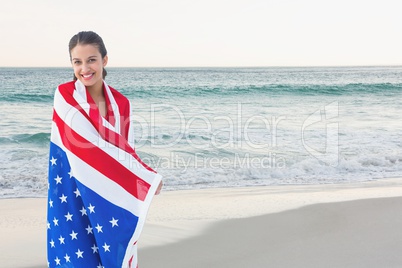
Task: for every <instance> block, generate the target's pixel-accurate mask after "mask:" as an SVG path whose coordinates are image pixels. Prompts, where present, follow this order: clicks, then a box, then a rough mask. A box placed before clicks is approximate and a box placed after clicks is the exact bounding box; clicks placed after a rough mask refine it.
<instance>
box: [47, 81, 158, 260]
mask: <svg viewBox="0 0 402 268" xmlns="http://www.w3.org/2000/svg"><path fill="white" fill-rule="evenodd" d="M104 90H105V95H106V96H107V97H106V100H107V104H108V107H109V108H110V111H108V115H109V120H106V119H104V118H102V117H101V116H100V114H99V111H98V110H97V108H96V107H94V105H93V101H92V100H91V99H90V97H89V96H88V94H87V92H86V90H85V87H84V85H82V84H81V83H80V82H79V81H76V82H70V83H66V84H63V85H61V86H59V88H58V89H57V90H56V93H55V104H54V113H53V122H52V134H51V143H50V154H49V184H48V217H47V219H48V221H47V238H48V239H47V248H48V267H85V268H87V267H94V268H95V267H96V268H101V267H102V268H109V267H136V266H137V245H136V243H137V240H138V238H139V235H140V233H141V230H142V227H143V224H144V221H145V217H146V214H147V211H148V207H149V205H150V202H151V200H152V197H153V195H154V193H155V191H156V188H157V186H158V185H159V182H160V180H161V176H160V175H159V174H157V173H156V172H155V171H153V170H152V169H151V168H149V167H148V166H147V165H145V164H144V163H143V162H142V161H141V160H140V159H139V157H138V156H137V154H136V153H135V151H134V149H133V148H132V146H131V145H130V144H129V143H128V140H129V136H130V134H129V130H128V127H127V126H128V124H129V121H127V118H128V117H129V114H124V113H127V112H128V113H129V112H130V106H129V104H128V109H122V106H124V105H126V106H127V101H126V99H125V98H123V97H122V95H121V94H120V95H119V93H118V92H116V91H115V90H114V89H113V88H110V87H108V86H107V85H106V83H105V86H104ZM110 117H112V118H113V119H112V120H111V119H110Z"/></svg>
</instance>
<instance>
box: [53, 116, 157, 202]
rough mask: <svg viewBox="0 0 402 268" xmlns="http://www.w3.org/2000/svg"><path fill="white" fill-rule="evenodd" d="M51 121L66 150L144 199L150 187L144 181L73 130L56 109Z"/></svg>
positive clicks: (135, 195)
mask: <svg viewBox="0 0 402 268" xmlns="http://www.w3.org/2000/svg"><path fill="white" fill-rule="evenodd" d="M53 121H54V122H55V123H56V125H57V128H58V130H59V133H60V136H61V139H62V142H63V144H64V146H65V147H66V148H67V149H68V150H70V151H71V152H72V153H73V154H75V155H76V156H78V157H79V158H80V159H81V160H82V161H84V162H86V163H87V164H88V165H90V166H91V167H92V168H94V169H96V170H97V171H99V172H100V173H102V174H103V175H105V176H106V177H108V178H109V179H110V180H112V181H114V182H116V183H117V184H119V185H120V186H121V187H123V188H124V189H125V190H126V191H127V192H129V193H130V194H131V195H133V196H134V197H136V198H137V199H139V200H141V201H144V200H145V197H146V195H147V193H148V191H149V188H150V185H149V184H148V183H147V182H146V181H144V180H142V179H141V178H139V177H138V176H136V175H135V174H133V173H132V172H131V171H129V170H128V169H127V168H126V167H124V166H123V165H121V164H120V163H119V162H118V161H117V160H116V159H114V158H113V157H111V156H110V155H108V154H107V153H105V152H104V151H102V150H101V149H100V148H99V147H96V146H95V145H94V144H92V143H91V142H89V141H88V140H86V139H85V138H84V137H82V136H81V135H79V134H78V133H77V132H75V131H74V130H73V129H72V128H70V127H69V126H68V125H67V124H66V123H65V122H64V121H63V120H62V119H61V118H60V117H59V115H58V114H57V113H56V111H54V112H53Z"/></svg>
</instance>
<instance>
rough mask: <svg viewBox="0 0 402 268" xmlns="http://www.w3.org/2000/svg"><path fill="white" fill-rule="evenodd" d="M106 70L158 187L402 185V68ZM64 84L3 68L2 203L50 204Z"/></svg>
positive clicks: (63, 73)
mask: <svg viewBox="0 0 402 268" xmlns="http://www.w3.org/2000/svg"><path fill="white" fill-rule="evenodd" d="M107 70H108V76H107V77H106V81H107V83H108V84H109V85H110V86H112V87H114V88H116V89H118V90H119V91H120V92H122V93H123V94H124V95H126V96H127V97H128V98H129V99H130V101H131V103H132V109H133V115H134V116H133V118H132V121H133V124H134V129H135V142H136V150H137V152H138V154H139V155H140V157H141V158H142V159H143V160H144V162H146V163H148V164H149V165H150V166H152V167H153V168H155V169H156V170H157V171H158V172H159V173H161V174H162V175H163V176H164V183H165V189H166V190H179V189H199V188H207V187H238V186H256V185H278V184H334V183H354V182H359V181H369V180H380V179H382V178H390V177H402V138H401V137H402V101H401V96H402V67H398V66H391V67H387V66H381V67H378V66H377V67H269V68H108V69H107ZM71 79H72V71H71V69H69V68H0V109H1V113H2V118H1V120H0V198H9V197H44V196H46V194H47V167H48V163H49V162H48V161H49V159H48V150H49V138H50V125H51V117H52V102H53V94H54V90H55V88H56V87H57V85H58V84H61V83H64V82H67V81H70V80H71ZM99 161H102V160H101V159H99Z"/></svg>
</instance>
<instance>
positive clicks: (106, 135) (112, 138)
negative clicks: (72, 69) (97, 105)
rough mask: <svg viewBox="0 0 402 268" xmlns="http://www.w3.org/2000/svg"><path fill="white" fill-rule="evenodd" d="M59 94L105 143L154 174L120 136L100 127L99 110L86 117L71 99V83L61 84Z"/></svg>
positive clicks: (72, 88)
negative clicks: (122, 151) (129, 155)
mask: <svg viewBox="0 0 402 268" xmlns="http://www.w3.org/2000/svg"><path fill="white" fill-rule="evenodd" d="M59 89H60V90H59V91H60V94H61V95H62V96H63V98H64V99H65V100H66V102H67V103H68V104H70V105H71V106H73V107H74V108H76V109H77V110H78V111H80V112H81V114H82V115H83V116H85V117H86V118H87V119H88V121H89V122H91V124H92V125H93V126H94V127H95V129H96V130H97V131H98V133H99V135H100V136H101V137H102V138H103V139H104V140H106V141H107V142H109V143H111V144H113V145H114V146H116V147H118V148H120V149H121V150H124V151H125V152H127V153H129V154H131V155H132V156H133V157H134V158H135V159H136V160H137V161H138V162H139V163H141V165H143V166H144V167H145V168H146V169H148V170H150V171H152V172H154V173H156V172H155V171H154V170H153V169H152V168H151V167H149V166H148V165H147V164H145V163H144V162H143V161H142V160H141V159H140V158H139V156H138V155H137V153H136V152H135V150H134V149H133V148H132V147H131V146H130V145H129V144H128V142H127V140H126V139H124V138H123V137H122V136H121V135H120V134H118V133H116V132H114V131H112V130H110V129H108V128H107V127H105V126H103V125H102V121H101V120H99V119H100V118H101V115H100V113H99V109H93V110H91V113H96V114H94V116H93V117H94V118H91V117H90V116H88V114H87V113H86V112H85V110H84V109H83V108H82V107H81V105H79V104H78V102H77V101H76V100H75V99H74V97H73V92H74V90H75V88H74V84H73V83H67V84H63V85H61V86H60V87H59Z"/></svg>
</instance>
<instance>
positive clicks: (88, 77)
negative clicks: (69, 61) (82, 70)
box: [81, 73, 94, 80]
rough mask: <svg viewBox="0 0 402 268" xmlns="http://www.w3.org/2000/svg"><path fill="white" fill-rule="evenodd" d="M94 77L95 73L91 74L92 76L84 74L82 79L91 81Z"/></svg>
mask: <svg viewBox="0 0 402 268" xmlns="http://www.w3.org/2000/svg"><path fill="white" fill-rule="evenodd" d="M92 76H94V74H93V73H91V74H82V75H81V77H82V78H83V79H84V80H90V79H91V78H92Z"/></svg>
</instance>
